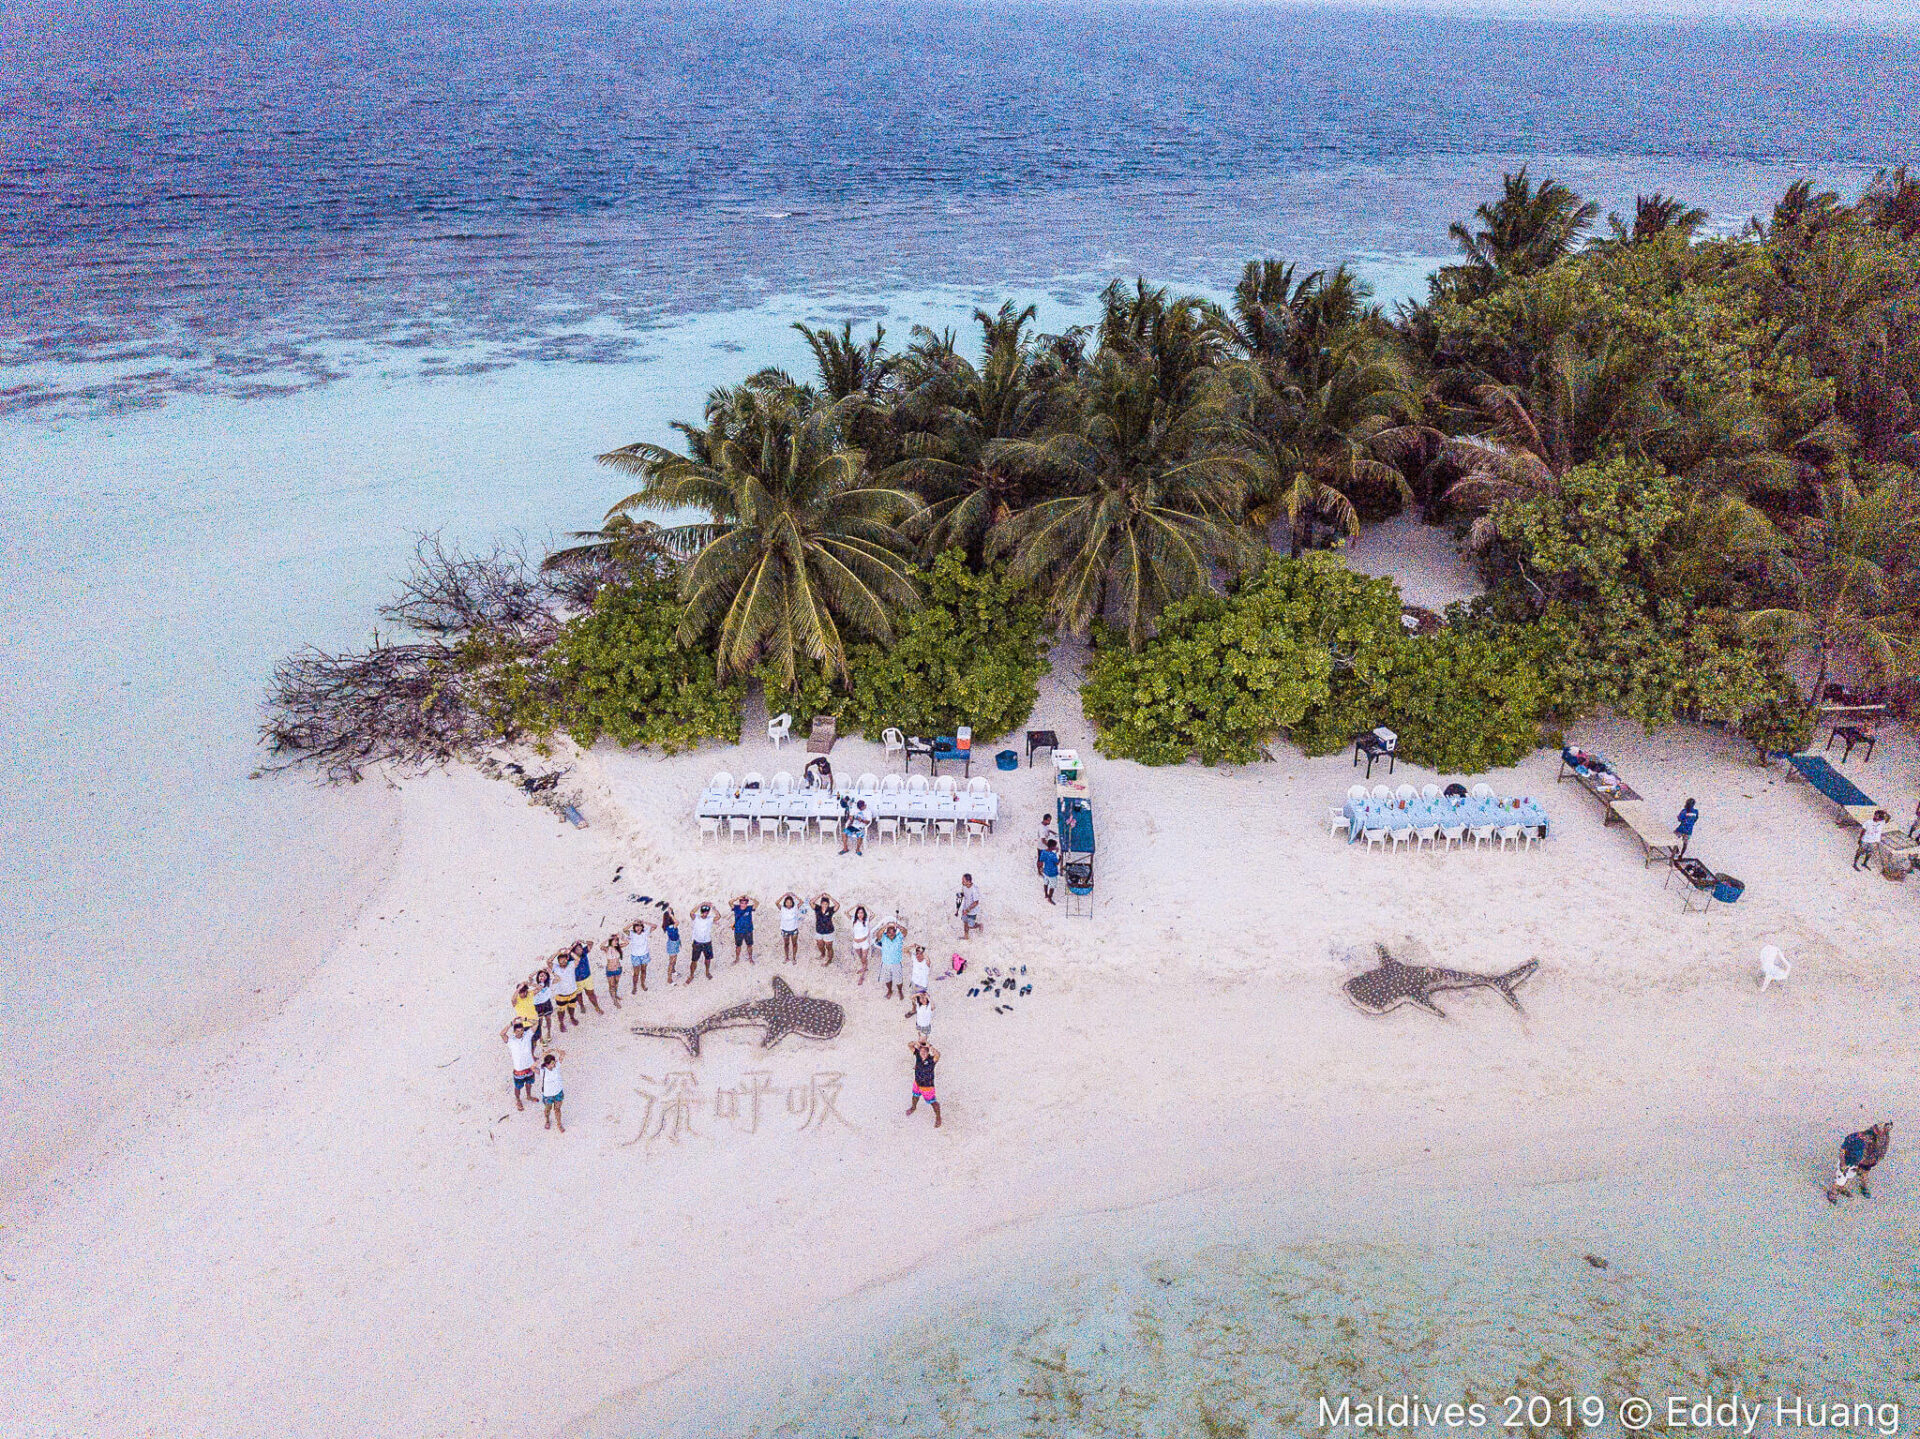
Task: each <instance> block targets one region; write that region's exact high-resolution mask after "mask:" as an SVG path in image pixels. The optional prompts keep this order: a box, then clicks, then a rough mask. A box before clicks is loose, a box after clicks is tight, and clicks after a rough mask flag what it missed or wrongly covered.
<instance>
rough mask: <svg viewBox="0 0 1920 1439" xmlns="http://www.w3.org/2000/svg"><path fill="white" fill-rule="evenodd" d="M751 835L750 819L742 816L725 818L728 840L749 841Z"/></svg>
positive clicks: (751, 821)
mask: <svg viewBox="0 0 1920 1439" xmlns="http://www.w3.org/2000/svg"><path fill="white" fill-rule="evenodd" d="M752 835H753V820H752V819H750V818H749V817H748V816H746V815H744V814H735V815H728V816H727V837H728V838H729V839H749V838H751V837H752Z"/></svg>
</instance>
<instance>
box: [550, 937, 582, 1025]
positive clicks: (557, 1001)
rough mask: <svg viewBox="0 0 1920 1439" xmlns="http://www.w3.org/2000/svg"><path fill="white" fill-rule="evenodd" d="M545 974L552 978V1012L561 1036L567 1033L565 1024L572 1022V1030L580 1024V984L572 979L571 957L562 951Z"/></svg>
mask: <svg viewBox="0 0 1920 1439" xmlns="http://www.w3.org/2000/svg"><path fill="white" fill-rule="evenodd" d="M547 973H549V974H551V975H552V976H553V1012H554V1016H555V1017H556V1018H557V1019H558V1020H559V1021H560V1024H559V1029H560V1032H561V1033H562V1034H565V1033H566V1032H567V1023H568V1021H572V1023H573V1026H574V1028H576V1029H578V1028H579V1027H580V1024H581V1022H582V1021H581V1018H580V982H579V981H578V980H577V979H575V978H574V977H573V956H572V955H570V954H568V953H567V951H565V950H564V949H563V950H561V951H560V953H559V954H557V955H555V956H554V960H553V963H552V964H551V965H550V966H549V967H548V969H547Z"/></svg>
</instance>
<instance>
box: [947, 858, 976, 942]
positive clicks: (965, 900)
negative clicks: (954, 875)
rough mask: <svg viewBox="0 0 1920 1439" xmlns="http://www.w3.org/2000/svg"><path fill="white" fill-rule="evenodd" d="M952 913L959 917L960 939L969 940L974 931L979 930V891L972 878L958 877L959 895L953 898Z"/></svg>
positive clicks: (965, 875)
mask: <svg viewBox="0 0 1920 1439" xmlns="http://www.w3.org/2000/svg"><path fill="white" fill-rule="evenodd" d="M953 908H954V913H956V914H958V915H959V916H960V937H961V938H962V939H971V938H972V937H973V933H974V931H975V930H977V929H979V928H980V890H979V888H978V887H977V886H976V885H975V884H974V882H973V876H972V875H970V874H963V875H961V876H960V893H959V894H958V895H956V896H955V897H954V903H953Z"/></svg>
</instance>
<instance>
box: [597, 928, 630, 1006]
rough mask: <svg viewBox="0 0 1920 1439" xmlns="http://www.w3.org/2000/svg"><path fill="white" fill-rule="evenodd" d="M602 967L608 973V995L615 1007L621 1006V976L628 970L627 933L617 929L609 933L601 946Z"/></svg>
mask: <svg viewBox="0 0 1920 1439" xmlns="http://www.w3.org/2000/svg"><path fill="white" fill-rule="evenodd" d="M600 954H601V959H600V967H601V968H602V969H604V970H605V971H606V973H607V997H608V998H609V999H611V1000H612V1001H613V1007H614V1008H615V1009H618V1008H619V1007H620V976H621V975H623V974H625V973H626V972H627V965H626V954H627V934H626V931H625V930H622V929H616V930H615V931H614V932H613V933H612V934H610V935H608V936H607V938H606V941H605V943H603V944H602V945H601V946H600Z"/></svg>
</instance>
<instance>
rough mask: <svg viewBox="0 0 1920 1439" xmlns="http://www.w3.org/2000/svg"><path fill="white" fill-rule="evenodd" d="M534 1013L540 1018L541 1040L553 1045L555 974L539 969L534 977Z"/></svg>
mask: <svg viewBox="0 0 1920 1439" xmlns="http://www.w3.org/2000/svg"><path fill="white" fill-rule="evenodd" d="M533 1012H534V1013H535V1014H537V1015H539V1016H540V1038H541V1039H542V1040H543V1041H545V1042H546V1043H548V1044H552V1043H553V974H552V971H550V970H545V969H539V970H535V971H534V975H533Z"/></svg>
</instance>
